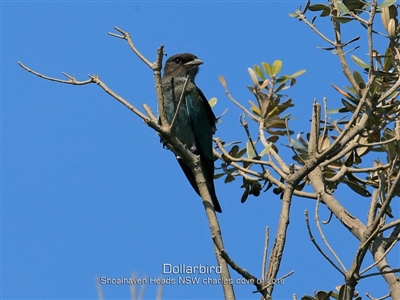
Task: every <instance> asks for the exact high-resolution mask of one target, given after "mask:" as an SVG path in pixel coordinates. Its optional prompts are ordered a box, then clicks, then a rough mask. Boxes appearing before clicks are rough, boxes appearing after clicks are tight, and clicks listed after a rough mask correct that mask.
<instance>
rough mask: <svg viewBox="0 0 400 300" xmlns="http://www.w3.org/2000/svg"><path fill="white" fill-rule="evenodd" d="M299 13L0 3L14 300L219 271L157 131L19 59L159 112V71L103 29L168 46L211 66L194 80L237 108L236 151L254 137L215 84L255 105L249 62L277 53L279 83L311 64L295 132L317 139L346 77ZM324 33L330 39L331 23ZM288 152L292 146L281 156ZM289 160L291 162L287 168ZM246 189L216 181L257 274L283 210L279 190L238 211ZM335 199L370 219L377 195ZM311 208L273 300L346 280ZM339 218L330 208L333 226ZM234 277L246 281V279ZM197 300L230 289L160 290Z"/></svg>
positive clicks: (225, 227) (337, 234) (113, 290)
mask: <svg viewBox="0 0 400 300" xmlns="http://www.w3.org/2000/svg"><path fill="white" fill-rule="evenodd" d="M301 4H303V2H298V1H287V2H286V1H285V2H283V1H279V2H278V1H276V2H274V1H264V2H218V3H216V2H183V1H182V2H181V1H176V2H151V1H150V2H133V1H132V2H130V1H124V2H117V1H115V2H99V1H85V2H75V1H74V2H72V1H71V2H69V1H64V2H57V3H53V2H48V1H47V2H29V1H26V2H25V1H20V2H17V1H15V2H14V1H9V2H6V1H3V2H2V3H1V6H2V7H1V25H2V37H1V43H2V45H1V55H2V58H1V64H2V70H1V98H2V164H1V165H2V173H1V179H2V202H1V204H2V209H1V212H2V222H1V225H2V245H1V255H2V256H1V268H2V270H1V271H2V272H1V277H2V278H1V280H2V283H1V289H2V291H1V293H2V294H1V295H2V297H3V298H4V299H97V298H98V296H97V292H96V286H95V280H94V278H95V276H107V277H110V278H118V277H129V276H130V275H131V273H132V272H137V273H138V274H139V276H149V277H159V276H161V275H162V274H161V272H162V264H163V263H171V264H186V265H198V264H202V265H206V264H208V265H210V266H215V265H216V261H215V257H214V253H213V244H212V241H211V238H210V232H209V228H208V224H207V220H206V217H205V213H204V209H203V206H202V204H201V201H200V198H199V197H198V196H197V195H196V194H195V192H194V191H193V190H192V188H191V186H190V185H189V184H188V182H187V181H186V178H185V177H184V175H183V173H182V171H181V170H180V168H179V166H178V164H177V163H176V161H175V159H174V157H173V155H172V154H171V153H170V152H168V151H167V150H164V149H163V148H162V146H161V144H160V142H159V138H158V137H157V135H156V134H155V133H154V132H153V131H152V130H151V129H149V128H147V127H146V125H144V123H143V122H142V121H141V120H140V119H139V118H137V117H136V116H135V115H133V114H132V113H131V112H130V111H128V110H127V109H126V108H125V107H123V106H122V105H121V104H119V103H118V102H117V101H115V100H113V99H112V98H111V97H110V96H108V95H107V94H105V93H104V92H103V91H102V90H101V89H100V88H99V87H97V86H96V85H88V86H79V87H78V86H71V85H63V84H59V83H54V82H49V81H45V80H42V79H40V78H38V77H35V76H33V75H32V74H29V73H27V72H25V71H24V70H22V69H21V68H20V67H19V66H18V65H17V62H18V61H22V62H23V63H24V64H26V65H27V66H29V67H30V68H33V69H35V70H37V71H39V72H41V73H44V74H46V75H49V76H53V77H59V78H62V75H61V72H67V73H68V74H70V75H75V76H76V77H77V79H80V80H85V79H87V74H97V75H99V76H100V78H101V79H102V80H104V82H105V83H106V84H107V85H108V86H109V87H110V88H112V89H113V90H114V91H115V92H117V93H118V94H120V95H121V96H123V97H125V99H127V100H128V101H130V102H131V103H132V104H133V105H135V106H137V107H139V108H140V107H141V104H142V103H147V104H149V105H150V106H151V107H152V108H153V111H155V112H156V97H155V91H154V82H153V77H152V73H151V71H150V70H149V69H148V68H147V67H146V66H145V65H144V64H143V63H142V62H141V61H140V60H139V59H138V58H137V57H136V56H135V55H134V54H133V53H132V52H131V51H130V49H129V47H128V46H127V44H126V43H125V42H124V41H123V40H120V39H116V38H113V37H111V36H109V35H108V34H107V32H109V31H114V30H113V27H114V26H118V27H120V28H122V29H124V30H126V31H129V32H130V33H131V35H132V38H133V41H134V43H135V45H136V46H137V48H138V49H139V50H140V51H141V52H142V53H143V54H144V55H145V56H147V58H148V59H150V60H151V61H154V59H155V54H156V49H157V48H158V47H159V46H160V45H161V44H164V45H165V49H166V53H167V54H168V55H173V54H175V53H179V52H192V53H194V54H196V55H197V56H198V57H199V58H201V59H202V60H203V61H204V65H202V66H201V70H200V73H199V75H198V79H197V84H198V85H199V86H200V87H201V89H202V90H203V92H204V93H205V95H206V96H207V97H208V98H211V97H217V98H218V104H217V106H216V107H215V108H214V110H215V112H216V114H217V115H218V114H220V113H222V112H223V111H224V110H225V109H226V108H228V109H229V110H228V113H227V114H226V115H225V116H224V117H223V122H222V123H221V124H219V127H218V131H217V134H216V136H217V137H220V138H221V139H223V140H225V141H227V142H229V141H233V140H243V139H244V138H245V133H244V131H243V129H242V128H241V127H240V126H239V115H240V113H241V111H240V110H239V109H238V108H236V107H235V106H234V105H233V104H232V103H231V102H230V101H229V100H228V98H227V97H226V96H225V94H224V90H223V88H222V86H221V85H220V83H219V80H218V76H219V75H224V76H225V78H226V80H227V83H228V87H229V88H230V91H231V93H232V94H233V95H234V96H235V98H236V99H238V100H239V101H240V102H241V103H243V104H244V105H247V103H248V102H247V101H248V100H250V99H251V100H253V97H252V95H251V94H250V93H249V91H248V90H247V88H246V86H247V85H250V84H251V80H250V78H249V75H248V72H247V68H248V67H252V66H253V65H254V64H261V62H263V61H266V62H269V63H272V62H273V61H274V60H275V59H281V60H282V61H283V70H282V73H287V74H292V73H294V72H295V71H298V70H300V69H306V70H307V72H306V73H305V74H304V75H302V76H301V77H299V78H298V83H297V85H296V86H295V87H294V88H293V89H290V90H289V91H288V94H289V96H290V97H292V98H293V99H294V102H295V104H296V106H295V107H294V108H293V109H291V113H292V115H293V117H295V118H296V120H294V121H292V122H291V126H292V128H293V129H294V130H295V132H296V133H299V132H302V131H304V132H306V131H308V128H309V127H308V126H309V119H310V115H311V105H312V103H313V101H314V98H316V99H317V100H318V101H322V97H324V96H326V97H328V100H329V104H330V105H331V107H337V106H339V103H340V102H339V101H340V97H339V95H338V94H337V93H335V92H334V90H333V89H332V88H331V86H330V83H335V84H336V85H338V86H345V85H346V82H345V81H344V79H343V76H342V73H341V70H340V65H339V63H338V60H337V57H336V56H334V55H333V54H332V53H330V52H327V51H322V50H319V49H317V48H316V46H318V45H319V46H327V45H326V44H325V43H324V42H323V41H322V40H320V39H319V38H318V37H317V36H316V35H315V34H314V33H313V32H311V31H310V30H309V29H308V28H307V27H306V26H305V25H304V24H302V23H300V22H298V21H297V20H295V19H292V18H290V17H289V16H288V13H290V12H293V11H295V10H296V9H297V8H298V7H299V6H300V5H301ZM377 21H379V22H380V19H379V17H378V18H377ZM317 24H318V26H319V28H320V29H321V30H324V31H325V32H327V33H328V34H331V32H332V30H331V29H330V27H329V21H328V19H324V20H320V21H318V22H317ZM351 30H352V31H351V32H350V33H344V35H345V38H351V37H354V36H355V35H362V38H361V39H360V45H363V46H364V45H365V44H366V39H365V36H364V35H363V30H362V28H361V27H360V26H352V27H351ZM383 46H385V44H380V46H379V44H378V45H377V48H378V47H381V48H380V49H382V47H383ZM365 53H366V50H365V48H362V49H360V50H359V51H358V52H357V55H358V56H359V57H361V58H363V59H366V56H365ZM255 132H256V131H255ZM284 143H286V141H285V140H284V139H281V140H280V142H279V146H281V145H282V144H284ZM283 153H284V151H283ZM290 157H291V155H286V157H285V158H286V159H287V160H288V161H289V162H290ZM217 164H218V163H217ZM240 183H241V179H238V180H236V181H235V182H233V183H230V184H224V182H223V181H222V180H217V181H216V189H217V194H218V196H219V199H220V203H221V205H222V208H223V211H224V212H223V214H220V215H218V216H219V220H220V224H221V226H222V232H223V237H224V242H225V246H226V249H227V251H228V252H229V254H230V255H231V257H232V258H233V259H234V260H235V261H236V262H237V263H238V264H240V265H241V266H242V267H244V268H246V269H247V270H248V271H250V272H252V273H253V274H255V275H256V276H260V274H261V262H262V251H263V247H264V232H265V226H270V230H271V235H272V237H274V234H275V231H276V225H277V222H278V216H279V207H280V200H279V197H277V196H276V195H274V194H273V193H272V189H271V190H270V191H267V192H265V193H262V194H261V196H260V197H258V198H254V197H250V198H249V199H248V200H247V202H246V203H245V204H241V203H240V197H241V195H242V189H240ZM349 195H351V197H349ZM337 196H338V197H339V198H341V199H342V200H343V201H344V203H345V205H346V206H348V207H349V209H350V211H351V213H353V214H354V215H356V216H357V217H359V218H361V220H362V221H365V219H366V215H365V209H366V208H365V206H366V205H367V203H368V200H367V199H363V198H360V197H357V196H353V195H352V193H350V192H349V190H347V189H345V190H344V191H343V193H338V194H337ZM304 209H308V210H309V211H310V218H311V220H312V219H313V216H314V202H313V201H310V200H305V199H298V198H296V199H295V200H294V201H293V206H292V211H291V223H290V226H289V233H288V234H289V238H288V242H287V246H286V250H285V256H284V259H283V263H282V266H281V269H280V273H279V274H280V276H282V275H284V274H286V273H288V272H290V271H291V270H294V271H295V273H294V275H292V276H291V277H289V278H287V279H286V280H285V283H284V285H281V286H277V287H276V288H275V294H274V295H275V298H276V299H289V298H291V297H292V295H293V293H297V295H298V297H300V296H303V295H305V294H312V293H313V290H330V289H333V288H334V287H335V286H337V285H340V284H341V283H342V282H343V278H342V276H341V275H340V274H339V273H338V272H337V271H335V270H333V268H332V267H331V266H330V265H329V264H328V263H327V262H326V261H325V260H324V259H323V258H322V257H321V256H320V254H319V253H317V251H316V249H315V248H314V246H313V245H312V244H311V242H310V241H309V238H308V235H307V231H306V227H305V222H304V215H303V211H304ZM394 209H395V208H394ZM328 216H329V214H328V212H327V211H325V210H323V209H322V216H321V218H322V219H327V218H328ZM313 228H314V229H315V226H313ZM325 230H326V232H325V234H326V235H327V237H328V239H329V241H330V242H331V244H332V246H333V247H334V249H335V250H336V251H337V253H338V254H339V255H340V257H341V258H342V259H343V261H344V263H345V265H346V266H347V267H349V266H350V264H351V262H352V259H353V257H354V253H355V251H356V249H357V245H358V244H357V243H356V242H354V241H355V239H354V238H353V237H352V235H351V234H350V233H349V232H348V231H347V230H345V229H343V228H342V227H341V225H339V224H338V221H337V220H336V219H334V220H332V222H331V224H330V225H328V226H325ZM315 233H316V232H315ZM316 235H317V233H316ZM317 236H318V235H317ZM271 241H272V238H271ZM271 247H272V245H271V246H270V248H271ZM368 257H369V256H368ZM369 261H370V260H369ZM391 262H393V263H395V261H394V260H393V259H392V261H391ZM397 262H398V261H397ZM231 275H232V277H233V279H234V280H236V279H237V278H240V276H239V275H237V274H236V273H235V272H234V271H232V272H231ZM163 277H164V278H175V280H177V278H178V276H175V275H174V276H169V275H163ZM205 277H212V278H218V276H217V275H215V274H214V275H211V276H201V278H205ZM235 288H236V295H237V298H238V299H259V295H257V294H252V292H253V291H254V287H253V286H251V285H237V286H236V287H235ZM156 290H157V287H156V286H155V285H147V287H146V293H145V299H155V297H156V296H155V295H156ZM357 290H359V291H360V293H361V295H363V296H364V294H365V292H366V291H369V292H371V293H372V295H373V296H376V297H380V296H383V295H384V294H386V292H387V290H386V287H385V284H384V283H383V281H382V280H378V281H377V280H376V279H374V278H373V279H367V280H365V281H363V282H362V283H361V284H360V285H359V286H358V287H357ZM103 293H104V297H105V298H106V299H126V298H128V297H130V291H129V286H127V285H119V286H111V285H105V286H103ZM189 298H192V299H221V298H222V289H221V286H220V285H202V284H193V285H179V284H175V285H166V286H165V287H164V297H163V299H189Z"/></svg>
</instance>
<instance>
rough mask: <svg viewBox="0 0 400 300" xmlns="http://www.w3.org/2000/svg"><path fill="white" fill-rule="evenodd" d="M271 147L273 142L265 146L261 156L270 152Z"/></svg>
mask: <svg viewBox="0 0 400 300" xmlns="http://www.w3.org/2000/svg"><path fill="white" fill-rule="evenodd" d="M270 149H271V144H268V146H267V147H265V148H264V150H263V151H261V153H260V157H263V156H264V155H265V154H268V153H269V151H270Z"/></svg>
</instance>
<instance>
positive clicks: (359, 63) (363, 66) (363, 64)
mask: <svg viewBox="0 0 400 300" xmlns="http://www.w3.org/2000/svg"><path fill="white" fill-rule="evenodd" d="M351 59H352V60H353V61H354V62H355V63H356V64H357V65H359V66H360V67H361V68H363V69H369V64H367V63H365V62H363V61H362V60H361V59H359V58H358V57H357V56H355V55H352V56H351Z"/></svg>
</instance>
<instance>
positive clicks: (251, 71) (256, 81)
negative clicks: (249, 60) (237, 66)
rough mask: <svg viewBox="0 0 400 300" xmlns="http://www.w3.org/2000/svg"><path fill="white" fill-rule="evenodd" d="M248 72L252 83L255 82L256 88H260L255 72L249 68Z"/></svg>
mask: <svg viewBox="0 0 400 300" xmlns="http://www.w3.org/2000/svg"><path fill="white" fill-rule="evenodd" d="M247 71H248V72H249V74H250V78H251V81H252V82H253V85H254V87H258V86H259V84H258V79H257V75H256V73H255V72H254V71H253V69H252V68H247Z"/></svg>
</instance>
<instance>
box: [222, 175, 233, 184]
mask: <svg viewBox="0 0 400 300" xmlns="http://www.w3.org/2000/svg"><path fill="white" fill-rule="evenodd" d="M234 180H235V177H233V176H232V175H228V176H226V178H225V180H224V182H225V183H229V182H232V181H234Z"/></svg>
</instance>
